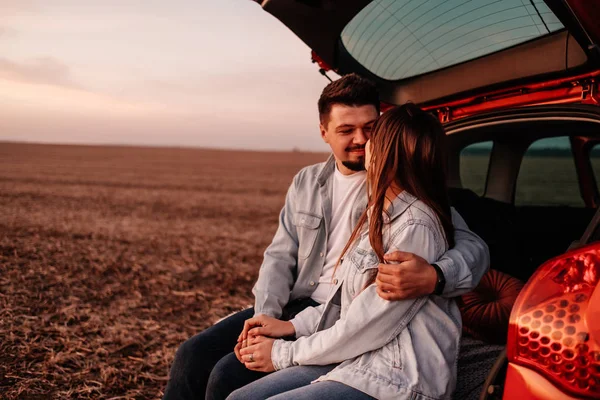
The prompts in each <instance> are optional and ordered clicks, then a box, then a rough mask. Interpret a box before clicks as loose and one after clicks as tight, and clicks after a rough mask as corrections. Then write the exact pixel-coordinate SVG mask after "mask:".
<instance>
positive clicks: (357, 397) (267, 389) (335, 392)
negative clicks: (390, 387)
mask: <svg viewBox="0 0 600 400" xmlns="http://www.w3.org/2000/svg"><path fill="white" fill-rule="evenodd" d="M336 365H337V364H333V365H325V366H317V365H311V366H298V367H290V368H286V369H282V370H281V371H276V372H273V373H271V374H269V375H267V376H265V377H263V378H261V379H259V380H257V381H254V382H252V383H250V384H248V385H246V386H244V387H242V388H241V389H238V390H236V391H235V392H233V393H231V395H230V396H229V397H227V400H264V399H270V400H304V399H306V400H313V399H328V400H329V399H340V400H371V399H373V397H371V396H369V395H368V394H366V393H363V392H361V391H360V390H357V389H354V388H352V387H350V386H346V385H344V384H343V383H340V382H334V381H324V382H316V383H313V384H311V382H312V381H314V380H315V379H317V378H318V377H320V376H321V375H325V374H326V373H328V372H329V371H331V370H332V369H333V368H335V367H336Z"/></svg>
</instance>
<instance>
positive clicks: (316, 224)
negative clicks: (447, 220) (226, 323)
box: [252, 156, 490, 318]
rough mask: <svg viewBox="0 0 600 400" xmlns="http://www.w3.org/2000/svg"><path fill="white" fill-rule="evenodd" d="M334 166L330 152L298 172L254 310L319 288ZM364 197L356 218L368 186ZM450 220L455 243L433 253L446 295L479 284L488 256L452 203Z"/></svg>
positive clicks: (278, 306)
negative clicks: (442, 274)
mask: <svg viewBox="0 0 600 400" xmlns="http://www.w3.org/2000/svg"><path fill="white" fill-rule="evenodd" d="M334 171H335V159H334V157H333V156H331V157H329V159H328V160H327V161H326V162H324V163H319V164H315V165H311V166H308V167H306V168H304V169H302V170H301V171H300V172H298V174H296V176H295V177H294V180H293V182H292V184H291V185H290V188H289V189H288V192H287V196H286V198H285V205H284V206H283V209H282V210H281V213H280V215H279V227H278V228H277V232H276V233H275V236H274V238H273V241H272V243H271V244H270V245H269V247H268V248H267V249H266V251H265V253H264V259H263V263H262V265H261V267H260V271H259V275H258V280H257V282H256V284H255V285H254V288H253V289H252V292H253V294H254V297H255V306H254V309H255V314H256V315H258V314H266V315H269V316H272V317H276V318H279V317H280V316H281V312H282V309H283V307H284V306H285V305H286V304H287V303H288V302H290V301H292V300H295V299H298V298H305V297H310V296H311V295H312V293H313V291H314V290H315V288H316V285H317V282H318V281H319V277H320V275H321V271H322V269H323V264H324V262H325V253H326V252H327V235H328V232H329V225H330V222H331V221H330V220H331V201H332V199H331V197H332V192H333V172H334ZM363 199H364V200H363V201H357V204H355V208H354V210H353V212H352V219H353V223H354V224H356V223H357V222H358V219H359V218H360V215H361V214H362V212H363V211H364V210H365V208H366V204H367V195H366V191H365V195H364V196H363ZM452 222H453V223H454V228H455V235H454V239H455V246H454V248H452V249H450V250H448V251H447V252H446V253H445V254H444V255H443V256H442V257H441V258H438V259H434V261H436V260H437V261H436V264H437V265H439V267H440V269H441V270H442V272H443V273H444V277H445V278H446V286H445V288H444V293H443V296H444V297H448V298H450V297H454V296H459V295H461V294H463V293H466V292H468V291H470V290H472V289H473V288H474V287H475V286H477V284H478V283H479V280H480V279H481V277H482V276H483V274H484V273H485V272H486V271H487V269H488V266H489V260H490V257H489V250H488V248H487V245H486V244H485V242H484V241H483V240H481V238H479V236H477V235H476V234H474V233H473V232H471V231H470V230H469V228H468V227H467V225H466V224H465V222H464V220H463V219H462V218H461V217H460V215H459V214H458V213H457V212H456V211H455V210H454V209H453V210H452ZM314 311H315V312H318V310H314Z"/></svg>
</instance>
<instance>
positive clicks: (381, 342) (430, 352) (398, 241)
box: [271, 191, 462, 399]
mask: <svg viewBox="0 0 600 400" xmlns="http://www.w3.org/2000/svg"><path fill="white" fill-rule="evenodd" d="M384 219H385V218H384ZM383 244H384V249H385V251H388V250H390V249H393V248H397V249H402V250H404V251H409V252H412V253H415V254H417V255H419V256H421V257H423V258H424V259H425V260H427V261H428V262H430V263H432V262H434V261H436V260H438V259H439V258H440V257H441V256H442V255H443V254H444V252H446V250H447V244H446V240H445V236H444V233H443V229H442V227H441V224H440V222H439V220H438V218H437V216H436V215H435V213H434V212H433V210H432V209H430V208H429V207H428V206H427V205H425V203H423V202H421V201H420V200H417V199H416V198H415V197H414V196H412V195H411V194H409V193H407V192H406V191H404V192H402V193H401V194H400V195H399V196H398V197H397V198H396V199H395V200H394V202H393V203H392V208H391V209H390V215H389V218H388V221H387V223H386V224H385V228H384V236H383ZM378 264H379V260H378V258H377V255H376V254H375V252H374V251H373V250H372V248H371V246H370V243H369V235H368V231H367V229H366V227H365V229H363V233H362V235H361V237H360V238H359V239H358V240H357V242H356V243H355V244H354V245H353V246H352V247H351V249H350V250H349V251H348V253H347V254H346V255H345V256H344V258H343V261H342V263H341V265H340V266H339V270H338V272H336V278H338V282H337V284H336V286H334V287H333V288H332V290H331V292H330V296H329V298H328V300H327V302H326V303H325V305H322V306H320V307H318V308H321V310H322V311H323V312H322V313H321V312H318V313H316V312H314V310H315V309H313V310H311V309H310V308H309V309H306V310H305V311H304V312H301V313H300V314H298V315H297V316H296V317H295V318H294V320H292V322H293V323H294V326H296V325H300V326H304V327H310V329H307V330H305V331H304V332H303V331H300V332H297V336H300V337H298V339H297V340H296V341H293V342H289V341H284V340H281V339H279V340H276V341H275V342H274V345H273V349H272V354H271V358H272V361H273V365H274V366H275V369H282V368H287V367H290V366H293V365H327V364H332V363H341V364H340V365H338V366H337V367H336V368H334V369H333V370H332V371H331V372H329V373H328V374H327V375H324V376H322V377H320V378H319V379H317V381H323V380H334V381H338V382H342V383H344V384H346V385H349V386H352V387H354V388H356V389H358V390H361V391H363V392H365V393H367V394H369V395H371V396H373V397H375V398H379V399H421V398H422V399H449V398H451V395H452V392H453V391H454V388H455V385H456V362H457V359H458V349H459V341H460V334H461V328H462V324H461V317H460V313H459V310H458V307H457V305H456V303H455V301H454V300H452V299H448V298H442V297H438V296H433V295H431V296H426V297H421V298H417V299H410V300H401V301H393V302H390V301H386V300H383V299H381V298H380V297H379V296H378V295H377V292H376V286H375V284H371V285H370V286H368V287H367V288H366V289H365V285H366V284H367V283H368V282H369V278H370V277H372V276H373V274H374V273H376V272H377V266H378ZM338 275H339V277H338ZM334 282H335V280H334ZM298 321H302V322H301V323H299V324H298ZM304 335H307V336H304Z"/></svg>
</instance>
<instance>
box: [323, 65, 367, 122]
mask: <svg viewBox="0 0 600 400" xmlns="http://www.w3.org/2000/svg"><path fill="white" fill-rule="evenodd" d="M334 104H343V105H345V106H351V107H358V106H368V105H372V106H374V107H375V109H376V110H377V113H379V92H378V91H377V87H376V86H375V84H374V83H373V82H371V81H370V80H368V79H365V78H363V77H361V76H360V75H357V74H354V73H353V74H348V75H344V76H343V77H342V78H340V79H338V80H337V81H333V82H331V83H330V84H329V85H327V86H325V89H323V93H321V97H320V98H319V119H320V121H321V123H322V124H324V123H326V122H327V118H328V117H329V112H330V111H331V107H332V106H333V105H334Z"/></svg>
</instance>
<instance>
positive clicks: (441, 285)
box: [431, 264, 446, 296]
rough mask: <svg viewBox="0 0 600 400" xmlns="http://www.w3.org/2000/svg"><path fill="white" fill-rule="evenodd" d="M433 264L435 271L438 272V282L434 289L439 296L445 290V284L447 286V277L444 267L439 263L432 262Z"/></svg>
mask: <svg viewBox="0 0 600 400" xmlns="http://www.w3.org/2000/svg"><path fill="white" fill-rule="evenodd" d="M431 266H432V267H433V268H434V269H435V273H436V274H437V282H436V283H435V289H434V290H433V294H436V295H438V296H439V295H441V294H442V293H443V292H444V286H446V278H445V277H444V273H443V272H442V269H441V268H440V267H439V266H438V265H437V264H431Z"/></svg>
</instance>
